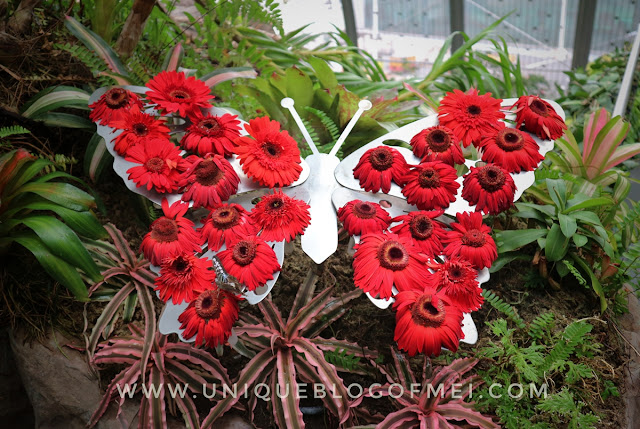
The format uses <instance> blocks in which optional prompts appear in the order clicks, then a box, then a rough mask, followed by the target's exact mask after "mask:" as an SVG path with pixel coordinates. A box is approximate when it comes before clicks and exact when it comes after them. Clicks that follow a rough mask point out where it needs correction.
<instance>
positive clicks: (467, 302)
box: [427, 259, 484, 313]
mask: <svg viewBox="0 0 640 429" xmlns="http://www.w3.org/2000/svg"><path fill="white" fill-rule="evenodd" d="M431 268H432V269H433V270H434V273H433V275H432V276H430V277H429V278H428V280H427V282H428V285H429V286H430V287H432V288H434V289H435V290H438V291H441V292H442V293H444V295H446V296H447V297H449V300H450V301H451V303H452V304H453V305H455V306H457V307H458V308H460V310H462V311H463V312H464V313H469V312H471V311H476V310H477V309H479V308H480V307H481V306H482V303H483V302H484V298H483V297H482V289H480V288H479V287H478V280H477V279H476V277H477V275H478V272H477V271H476V270H474V269H473V267H472V266H471V264H470V263H469V262H467V261H463V260H462V259H450V260H447V261H445V263H444V264H432V265H431Z"/></svg>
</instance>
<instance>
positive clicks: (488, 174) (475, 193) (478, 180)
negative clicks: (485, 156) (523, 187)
mask: <svg viewBox="0 0 640 429" xmlns="http://www.w3.org/2000/svg"><path fill="white" fill-rule="evenodd" d="M462 185H463V187H462V198H464V199H465V200H467V201H468V202H469V204H471V205H474V204H475V206H476V211H482V212H483V213H489V214H492V215H496V214H498V213H501V212H503V211H505V210H507V209H508V208H509V207H511V206H512V205H513V196H514V195H515V192H516V184H515V182H514V181H513V177H511V175H510V174H509V173H508V172H507V170H505V169H503V168H502V167H500V166H499V165H496V164H487V165H485V166H484V167H471V171H469V173H468V174H467V175H466V176H464V181H463V182H462Z"/></svg>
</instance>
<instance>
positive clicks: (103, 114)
mask: <svg viewBox="0 0 640 429" xmlns="http://www.w3.org/2000/svg"><path fill="white" fill-rule="evenodd" d="M89 108H91V109H93V110H92V111H91V113H90V114H89V118H90V119H91V120H92V121H93V122H97V123H98V124H100V125H109V126H110V125H111V124H113V122H114V121H120V120H122V119H123V116H124V114H125V113H126V112H128V111H129V110H139V109H142V101H141V100H140V97H138V96H137V95H136V94H134V93H133V92H131V91H127V90H126V89H124V88H111V89H110V90H108V91H107V92H105V93H104V94H102V96H101V97H100V98H99V99H98V101H96V102H95V103H91V104H90V105H89Z"/></svg>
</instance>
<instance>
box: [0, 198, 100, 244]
mask: <svg viewBox="0 0 640 429" xmlns="http://www.w3.org/2000/svg"><path fill="white" fill-rule="evenodd" d="M28 197H29V198H25V199H23V200H21V201H20V204H19V205H18V206H19V207H16V208H13V209H12V210H11V211H10V212H5V213H4V215H7V216H12V215H13V214H15V213H17V211H19V210H25V209H26V210H45V211H46V210H48V211H52V212H54V213H55V214H57V215H58V216H60V218H61V219H62V220H63V221H64V223H65V224H67V225H68V226H69V227H70V228H71V229H72V230H74V231H75V232H77V233H78V234H80V235H82V236H84V237H88V238H92V239H96V240H97V239H100V238H104V237H105V236H106V235H107V231H106V230H105V229H104V227H103V226H102V224H101V223H100V221H98V219H97V218H96V217H95V215H94V214H93V213H92V212H90V211H81V212H78V211H75V210H71V209H68V208H66V207H62V206H61V205H59V204H55V203H52V202H49V201H47V200H45V199H44V198H42V197H40V196H37V195H29V196H28Z"/></svg>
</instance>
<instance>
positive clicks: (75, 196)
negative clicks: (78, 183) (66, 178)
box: [17, 183, 95, 211]
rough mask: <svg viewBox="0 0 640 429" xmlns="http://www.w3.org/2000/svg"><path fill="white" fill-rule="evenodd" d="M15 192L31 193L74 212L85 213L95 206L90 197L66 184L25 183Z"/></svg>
mask: <svg viewBox="0 0 640 429" xmlns="http://www.w3.org/2000/svg"><path fill="white" fill-rule="evenodd" d="M17 192H31V193H34V194H37V195H40V196H41V197H43V198H45V199H47V200H49V201H53V202H54V203H57V204H60V205H61V206H64V207H66V208H68V209H71V210H75V211H87V210H89V209H91V208H92V207H93V206H94V205H95V202H94V199H93V197H92V196H91V195H89V194H87V193H86V192H84V191H81V190H80V189H78V188H76V187H75V186H73V185H70V184H68V183H27V184H26V185H24V186H23V187H21V188H20V189H18V191H17Z"/></svg>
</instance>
